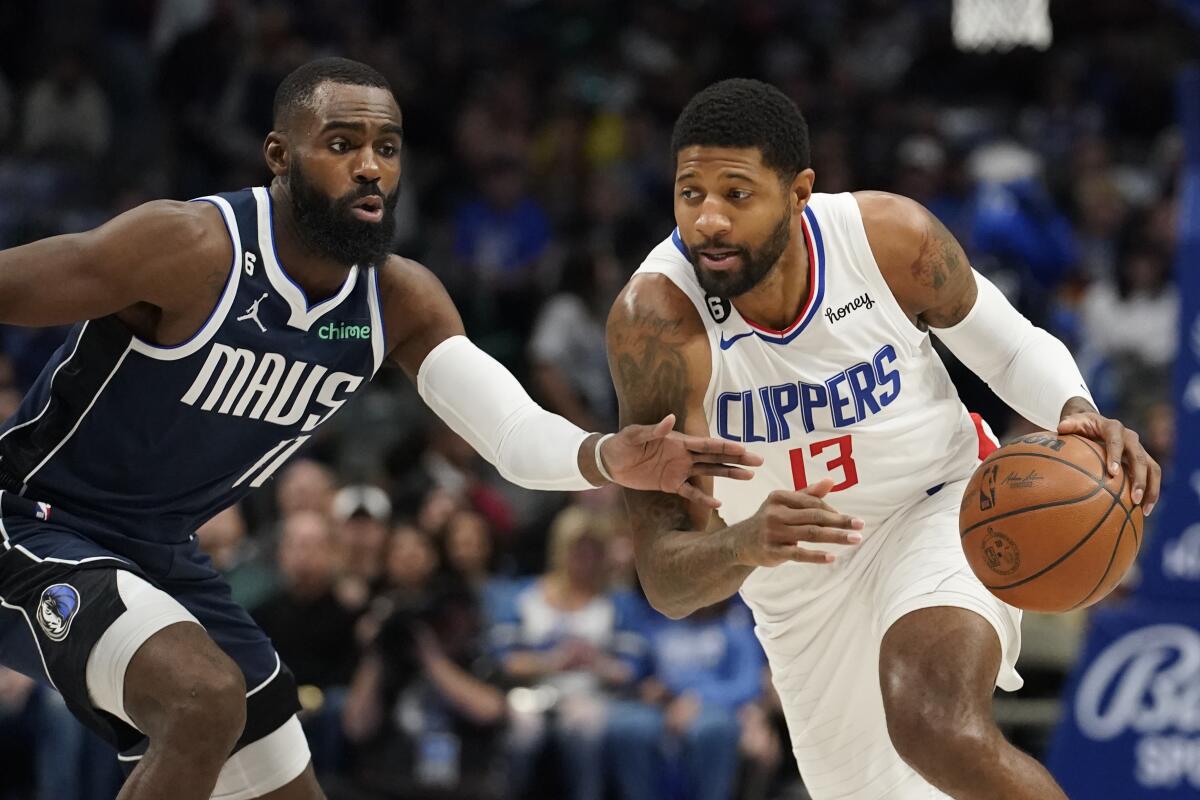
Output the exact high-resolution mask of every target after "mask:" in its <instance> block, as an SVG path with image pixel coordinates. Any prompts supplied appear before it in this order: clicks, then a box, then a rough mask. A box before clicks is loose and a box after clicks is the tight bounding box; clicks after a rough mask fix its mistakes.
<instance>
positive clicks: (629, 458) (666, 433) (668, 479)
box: [600, 414, 763, 508]
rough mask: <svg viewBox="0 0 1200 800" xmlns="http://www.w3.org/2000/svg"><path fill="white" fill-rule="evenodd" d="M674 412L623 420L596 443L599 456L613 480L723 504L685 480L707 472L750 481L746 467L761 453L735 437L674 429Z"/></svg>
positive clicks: (755, 463) (757, 460)
mask: <svg viewBox="0 0 1200 800" xmlns="http://www.w3.org/2000/svg"><path fill="white" fill-rule="evenodd" d="M674 426H675V415H674V414H668V415H667V416H665V417H663V419H662V421H661V422H659V423H658V424H657V425H626V426H625V427H624V428H622V429H621V432H620V433H618V434H617V435H615V436H613V437H611V438H609V439H608V440H606V441H605V442H604V444H602V445H601V446H600V457H601V458H602V459H603V460H604V465H605V466H606V467H607V468H608V472H609V474H610V475H612V476H613V481H614V482H615V483H618V484H620V485H621V486H624V487H625V488H627V489H640V490H642V491H659V492H666V493H668V494H677V495H679V496H680V497H683V498H684V499H685V500H691V501H693V502H697V503H701V504H703V505H706V506H710V507H712V508H717V507H718V506H720V505H721V503H720V501H718V500H717V499H716V498H714V497H711V496H709V495H707V494H705V493H704V492H703V491H701V490H700V489H699V488H697V487H696V486H695V485H694V484H692V483H690V482H689V481H688V479H689V478H694V477H699V476H702V475H711V476H713V477H717V478H733V479H734V480H739V481H748V480H750V479H751V478H753V477H754V473H752V472H751V471H750V470H748V469H743V468H742V467H757V466H759V465H760V464H762V463H763V460H762V457H761V456H756V455H754V454H753V453H749V452H747V451H746V448H745V447H743V446H742V445H740V444H738V443H736V442H729V441H726V440H724V439H712V438H705V437H703V436H689V435H688V434H685V433H679V432H678V431H674V430H672V428H674Z"/></svg>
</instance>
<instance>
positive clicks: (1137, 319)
mask: <svg viewBox="0 0 1200 800" xmlns="http://www.w3.org/2000/svg"><path fill="white" fill-rule="evenodd" d="M1082 315H1083V333H1084V336H1083V345H1084V347H1086V348H1087V349H1089V350H1092V351H1095V352H1096V353H1097V354H1099V355H1100V356H1101V357H1104V358H1113V357H1127V358H1130V359H1133V360H1134V361H1136V362H1137V363H1138V364H1139V365H1141V366H1142V367H1145V368H1157V369H1159V370H1166V369H1167V368H1168V367H1170V365H1171V364H1173V363H1174V362H1175V351H1176V348H1177V347H1178V342H1179V293H1178V291H1176V289H1175V286H1174V284H1172V282H1171V272H1170V264H1169V263H1168V261H1167V259H1166V257H1165V256H1164V254H1163V253H1160V252H1158V251H1157V250H1155V249H1153V248H1149V247H1140V246H1139V247H1132V248H1130V249H1129V251H1128V252H1127V253H1125V255H1124V256H1123V257H1122V258H1121V261H1120V263H1119V264H1118V266H1117V272H1116V280H1115V281H1108V280H1098V281H1095V282H1093V283H1092V284H1091V286H1089V287H1088V290H1087V293H1086V294H1085V295H1084V299H1083V307H1082ZM1164 377H1165V376H1164ZM1131 385H1132V386H1138V385H1139V384H1137V383H1136V382H1134V383H1132V384H1131Z"/></svg>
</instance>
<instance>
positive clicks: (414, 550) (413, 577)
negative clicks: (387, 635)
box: [383, 523, 438, 605]
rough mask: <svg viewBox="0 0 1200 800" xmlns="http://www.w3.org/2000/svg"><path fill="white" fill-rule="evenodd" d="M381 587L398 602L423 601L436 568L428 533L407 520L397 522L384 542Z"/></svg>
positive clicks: (436, 562) (418, 602) (436, 557)
mask: <svg viewBox="0 0 1200 800" xmlns="http://www.w3.org/2000/svg"><path fill="white" fill-rule="evenodd" d="M384 564H385V567H384V575H383V579H384V583H383V590H384V592H385V593H386V594H387V596H388V597H390V598H391V599H392V601H393V602H395V603H397V604H402V603H409V604H418V605H419V604H420V603H422V602H424V600H425V597H426V594H427V592H428V591H429V588H430V581H431V580H432V579H433V576H434V573H436V572H437V568H438V554H437V549H436V548H435V547H434V545H433V540H432V539H431V538H430V536H429V534H427V533H425V531H423V530H421V529H420V528H416V527H414V526H412V525H409V524H407V523H403V524H400V525H397V526H396V528H395V529H394V530H393V531H392V538H391V540H390V541H389V542H388V545H387V555H386V560H385V562H384Z"/></svg>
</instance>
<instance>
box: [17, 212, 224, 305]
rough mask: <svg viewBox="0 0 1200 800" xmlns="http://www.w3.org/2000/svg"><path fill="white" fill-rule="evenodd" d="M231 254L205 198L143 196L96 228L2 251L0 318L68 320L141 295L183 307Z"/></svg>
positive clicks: (220, 273) (138, 299)
mask: <svg viewBox="0 0 1200 800" xmlns="http://www.w3.org/2000/svg"><path fill="white" fill-rule="evenodd" d="M181 254H186V255H181ZM232 254H233V249H232V245H231V244H230V242H229V237H228V236H227V235H226V234H225V228H224V226H223V224H222V223H221V219H220V212H219V211H217V209H216V208H214V207H213V206H211V205H209V204H208V203H178V202H173V201H169V200H157V201H154V202H151V203H146V204H145V205H142V206H139V207H137V208H135V209H132V210H131V211H127V212H125V213H124V214H121V215H120V216H118V217H115V218H114V219H112V220H110V221H109V222H106V223H105V224H104V225H101V226H100V227H99V228H96V229H95V230H91V231H87V232H86V233H73V234H67V235H64V236H53V237H50V238H48V239H42V240H41V241H37V242H33V243H32V244H27V245H22V246H21V247H13V248H11V249H8V250H4V251H2V252H0V323H7V324H12V325H30V326H40V325H64V324H68V323H72V322H79V321H82V320H86V319H96V318H98V317H103V316H106V315H108V314H113V313H115V312H118V311H121V310H122V309H125V308H128V307H130V306H133V305H135V304H137V303H149V304H151V305H154V306H157V307H158V308H160V309H164V310H165V311H167V312H170V311H173V310H177V309H180V308H186V307H187V306H188V304H190V303H192V302H195V289H196V286H197V285H199V284H198V283H197V282H198V281H199V282H201V283H202V282H204V281H206V280H207V279H208V278H209V277H214V278H216V279H219V280H220V281H221V283H223V282H224V277H225V276H227V275H228V274H229V269H230V260H231V258H232ZM208 273H212V276H209V275H208Z"/></svg>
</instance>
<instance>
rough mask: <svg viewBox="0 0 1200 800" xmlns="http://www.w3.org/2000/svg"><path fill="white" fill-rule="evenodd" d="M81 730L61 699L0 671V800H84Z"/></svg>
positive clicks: (22, 679)
mask: <svg viewBox="0 0 1200 800" xmlns="http://www.w3.org/2000/svg"><path fill="white" fill-rule="evenodd" d="M86 735H87V733H86V730H85V729H84V727H83V726H82V725H81V724H80V723H79V722H77V721H76V720H75V718H74V717H73V716H71V712H70V711H68V710H67V706H66V704H65V703H64V702H63V699H62V696H61V695H59V694H58V693H57V692H55V691H54V690H52V689H50V688H47V687H45V686H40V685H38V684H36V683H34V682H33V681H32V680H31V679H29V678H27V677H25V676H24V675H22V674H20V673H19V672H14V671H12V670H10V669H8V668H7V667H0V754H2V755H0V772H2V774H3V775H4V780H3V781H0V800H25V798H27V797H29V796H30V795H28V794H26V793H25V792H26V791H28V790H29V789H32V790H33V797H36V798H43V797H45V798H71V800H74V799H75V798H82V797H83V796H84V786H85V783H84V782H85V781H86V780H87V779H88V774H87V773H86V772H84V768H83V763H82V760H81V759H82V757H83V753H84V748H85V738H84V737H85V736H86Z"/></svg>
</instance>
